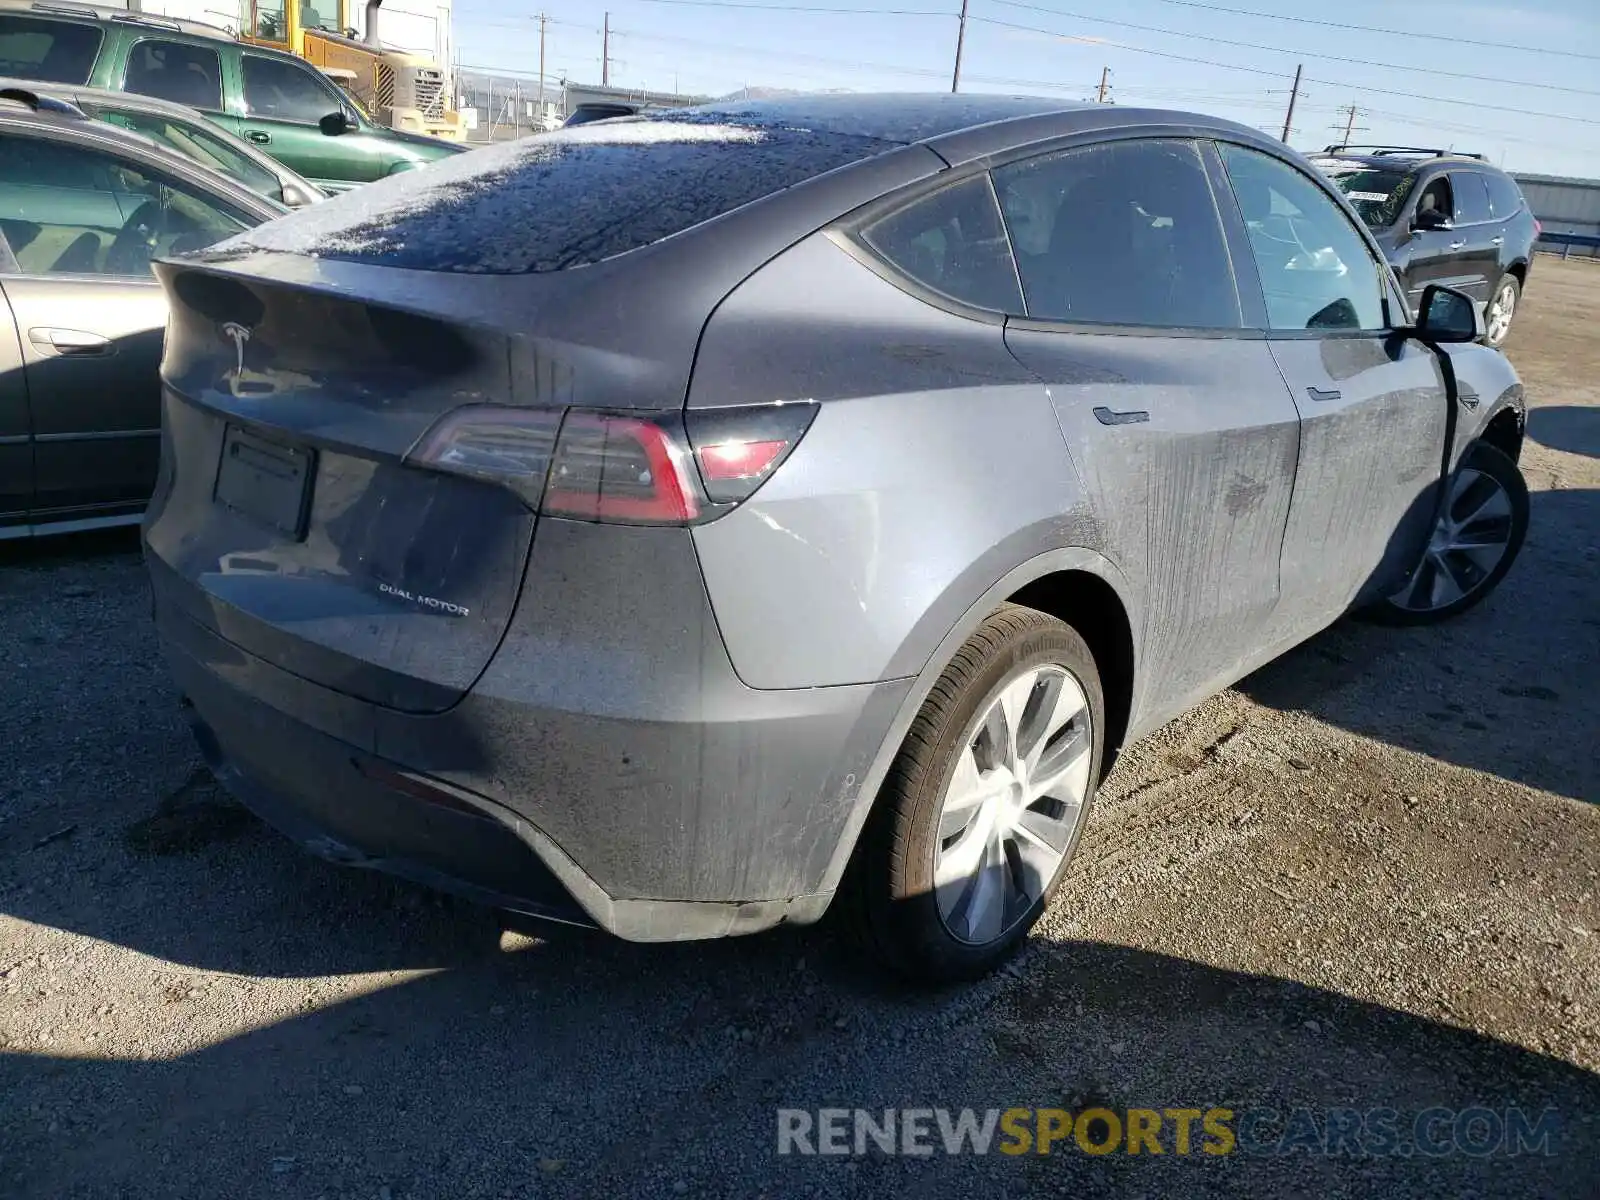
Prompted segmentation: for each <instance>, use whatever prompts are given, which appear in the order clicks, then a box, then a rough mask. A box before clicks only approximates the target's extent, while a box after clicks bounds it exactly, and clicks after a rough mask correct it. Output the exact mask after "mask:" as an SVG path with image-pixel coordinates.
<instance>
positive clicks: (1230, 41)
mask: <svg viewBox="0 0 1600 1200" xmlns="http://www.w3.org/2000/svg"><path fill="white" fill-rule="evenodd" d="M990 3H993V4H999V5H1003V6H1004V7H1006V8H1025V9H1028V10H1029V11H1031V12H1039V13H1046V14H1048V15H1050V16H1054V17H1070V18H1072V19H1073V20H1075V21H1093V22H1094V23H1095V24H1097V25H1115V26H1117V27H1118V28H1119V29H1137V30H1139V31H1140V32H1142V33H1162V34H1167V35H1170V36H1172V37H1181V38H1187V39H1189V40H1191V41H1196V42H1215V43H1217V44H1218V45H1223V46H1240V47H1242V48H1244V49H1246V50H1266V51H1268V52H1270V53H1272V54H1292V55H1295V56H1296V57H1300V58H1320V59H1322V60H1323V61H1324V62H1338V63H1350V64H1351V65H1353V66H1357V67H1379V68H1381V69H1383V70H1386V71H1406V72H1409V73H1411V74H1415V75H1442V76H1446V77H1447V78H1450V79H1467V80H1471V81H1472V82H1474V83H1498V84H1504V85H1507V86H1509V87H1526V88H1542V89H1544V90H1545V91H1548V92H1570V93H1571V94H1573V95H1575V96H1596V97H1600V92H1595V91H1589V90H1587V89H1585V88H1575V87H1567V86H1565V85H1564V84H1559V83H1533V82H1530V81H1528V80H1523V79H1502V78H1500V77H1498V76H1495V75H1473V74H1470V73H1468V72H1466V71H1447V70H1445V69H1443V68H1442V67H1412V66H1407V65H1406V64H1404V63H1391V62H1379V61H1377V60H1375V59H1370V58H1348V57H1346V56H1344V55H1340V54H1319V53H1317V52H1316V51H1315V50H1286V49H1284V48H1283V47H1281V46H1267V45H1263V44H1262V43H1260V42H1241V41H1240V40H1239V39H1238V38H1224V37H1211V36H1208V35H1207V34H1203V33H1189V32H1187V31H1185V30H1181V29H1164V28H1162V27H1161V26H1159V25H1139V24H1136V23H1135V22H1133V21H1118V20H1114V19H1113V18H1111V17H1095V16H1090V15H1089V14H1088V13H1080V12H1069V11H1067V10H1066V9H1063V8H1046V7H1045V6H1044V5H1041V4H1028V3H1026V2H1025V0H990Z"/></svg>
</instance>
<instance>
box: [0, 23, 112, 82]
mask: <svg viewBox="0 0 1600 1200" xmlns="http://www.w3.org/2000/svg"><path fill="white" fill-rule="evenodd" d="M100 39H101V33H100V30H99V29H97V28H95V27H94V26H93V25H78V24H76V23H74V22H72V21H42V20H40V19H38V18H37V17H19V16H14V15H13V14H11V13H0V75H13V76H16V77H18V78H21V79H38V80H41V81H43V82H45V83H88V82H89V72H90V71H91V70H93V69H94V60H95V56H96V55H98V54H99V53H100Z"/></svg>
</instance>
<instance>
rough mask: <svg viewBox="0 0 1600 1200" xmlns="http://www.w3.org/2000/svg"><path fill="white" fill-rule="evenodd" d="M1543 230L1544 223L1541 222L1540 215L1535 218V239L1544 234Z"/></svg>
mask: <svg viewBox="0 0 1600 1200" xmlns="http://www.w3.org/2000/svg"><path fill="white" fill-rule="evenodd" d="M1543 232H1544V225H1543V223H1542V222H1540V220H1539V218H1538V217H1535V218H1534V219H1533V236H1534V239H1535V240H1537V239H1538V237H1539V235H1540V234H1542V233H1543Z"/></svg>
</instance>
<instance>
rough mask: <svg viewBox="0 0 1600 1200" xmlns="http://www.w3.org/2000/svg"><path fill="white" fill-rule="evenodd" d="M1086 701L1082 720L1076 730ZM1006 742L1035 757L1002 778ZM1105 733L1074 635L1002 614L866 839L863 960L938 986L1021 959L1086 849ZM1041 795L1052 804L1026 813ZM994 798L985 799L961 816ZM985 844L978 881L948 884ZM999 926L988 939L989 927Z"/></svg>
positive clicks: (965, 663)
mask: <svg viewBox="0 0 1600 1200" xmlns="http://www.w3.org/2000/svg"><path fill="white" fill-rule="evenodd" d="M1030 678H1031V679H1032V681H1033V682H1031V683H1029V682H1028V681H1029V679H1030ZM1074 688H1075V689H1077V690H1076V692H1074V691H1073V690H1072V689H1074ZM1080 701H1081V708H1079V709H1077V710H1076V711H1077V713H1078V715H1075V716H1072V717H1071V718H1070V719H1065V718H1064V716H1063V714H1065V713H1067V712H1069V711H1072V710H1073V706H1074V705H1077V704H1078V703H1079V702H1080ZM1008 705H1010V708H1009V709H1008V707H1007V706H1008ZM996 710H998V711H999V713H1000V715H999V717H998V718H997V717H995V715H994V714H995V712H996ZM1008 713H1015V719H1014V720H1013V719H1011V718H1009V717H1008ZM1058 719H1061V720H1064V723H1063V724H1061V725H1060V726H1059V728H1058V727H1057V725H1056V722H1057V720H1058ZM1085 724H1086V725H1087V728H1085V727H1084V726H1085ZM1013 725H1014V726H1015V727H1016V728H1015V729H1011V728H1010V727H1011V726H1013ZM1002 729H1004V730H1008V731H1009V736H1010V744H1011V746H1013V747H1015V746H1016V745H1017V744H1018V742H1019V741H1020V742H1021V744H1022V745H1023V746H1025V747H1027V752H1026V753H1022V754H1019V753H1017V752H1016V751H1015V750H1013V751H1012V752H1011V756H1010V759H1009V760H1008V761H1010V763H1011V764H1012V765H1011V766H1010V767H1003V766H1002V767H997V766H995V765H994V764H995V763H996V762H999V761H1001V760H1003V759H1006V754H1005V752H1004V751H1002V750H1001V749H1000V747H1001V746H1002V744H1003V743H1005V741H1006V736H1007V734H1006V733H1001V734H999V735H998V736H997V735H996V731H997V730H1002ZM1104 730H1105V700H1104V695H1103V692H1102V690H1101V685H1100V675H1099V672H1098V670H1097V669H1096V667H1095V661H1094V656H1093V655H1092V654H1091V653H1090V651H1089V647H1088V645H1087V644H1086V643H1085V642H1084V640H1083V639H1082V638H1081V637H1080V636H1079V635H1078V634H1077V632H1076V631H1074V630H1073V629H1072V628H1071V627H1070V626H1068V625H1066V624H1064V623H1062V622H1061V621H1058V620H1056V619H1055V618H1054V617H1050V616H1047V615H1046V614H1044V613H1042V612H1038V611H1036V610H1034V609H1030V608H1022V607H1019V606H1017V605H1012V604H1008V605H1005V606H1003V607H1001V608H1000V609H998V610H997V611H996V612H994V613H993V614H991V615H990V616H989V617H988V618H987V619H986V620H985V621H984V622H983V624H982V625H980V626H979V627H978V628H977V629H976V630H975V631H974V632H973V634H972V636H971V637H970V638H969V639H968V640H967V642H966V644H965V645H963V646H962V648H961V649H960V650H959V651H958V652H957V653H956V655H955V657H954V658H953V659H952V660H951V662H950V665H949V666H947V667H946V668H945V670H944V673H943V674H942V675H941V676H940V678H939V681H938V682H937V683H936V684H935V685H934V687H933V690H932V691H931V692H930V693H929V694H928V698H927V700H926V701H925V702H924V703H923V706H922V710H921V711H920V712H919V713H918V714H917V717H916V720H915V721H914V722H913V723H912V725H911V728H910V730H909V731H908V733H907V735H906V740H905V742H904V744H903V745H902V746H901V748H900V752H899V754H898V756H897V757H896V758H895V761H894V763H893V765H892V766H891V767H890V770H889V774H888V776H887V778H886V779H885V781H884V784H883V788H882V790H881V791H880V793H879V795H878V801H877V804H876V806H875V807H874V809H873V813H872V816H871V818H870V819H869V821H868V824H867V827H866V829H865V830H864V831H863V834H862V844H861V845H860V846H859V847H858V853H857V855H856V858H855V860H854V861H853V863H852V879H851V891H852V893H853V895H852V897H851V901H852V905H851V920H852V922H853V923H854V925H855V926H856V929H855V932H856V934H857V935H858V936H859V937H860V938H861V940H862V941H863V942H864V943H865V945H866V947H867V949H868V952H869V953H870V954H871V955H873V956H874V958H875V959H876V960H877V961H879V962H881V963H884V964H887V965H888V966H889V967H890V968H891V969H893V970H895V971H896V972H898V973H900V974H902V975H905V976H908V977H911V978H914V979H917V980H920V981H924V982H931V983H944V982H953V981H957V980H964V979H975V978H979V977H981V976H983V975H986V974H988V973H989V972H991V971H993V970H994V969H995V968H996V967H998V966H1000V965H1001V964H1002V963H1004V962H1005V961H1006V960H1007V959H1009V958H1011V957H1012V955H1013V954H1015V953H1016V951H1017V949H1018V948H1019V947H1020V946H1021V944H1022V942H1023V940H1024V939H1025V938H1026V937H1027V936H1028V931H1029V930H1030V929H1031V928H1032V927H1033V925H1034V923H1035V922H1036V921H1037V920H1038V919H1039V917H1040V915H1041V914H1042V913H1043V912H1044V910H1045V908H1046V907H1047V906H1048V905H1049V903H1050V898H1051V896H1052V895H1054V893H1055V889H1056V887H1057V886H1058V885H1059V884H1060V881H1061V877H1062V876H1063V875H1064V874H1065V872H1066V868H1067V864H1068V863H1069V862H1071V860H1072V855H1073V851H1074V850H1075V849H1076V848H1077V842H1078V837H1079V835H1080V834H1081V832H1082V830H1083V824H1084V821H1085V819H1086V817H1087V815H1088V811H1089V805H1090V803H1091V802H1092V800H1093V797H1094V790H1095V784H1096V783H1097V782H1098V780H1099V772H1100V767H1101V762H1102V759H1103V755H1104V750H1105V746H1104V738H1105V734H1104ZM1018 732H1020V734H1021V737H1020V738H1018V737H1017V736H1016V734H1017V733H1018ZM980 755H981V758H982V761H980ZM1029 759H1031V760H1032V765H1031V766H1030V765H1028V761H1027V760H1029ZM958 769H959V770H960V778H959V779H958V778H957V773H958ZM1007 780H1011V781H1013V782H1010V783H1007V782H1006V781H1007ZM1080 780H1081V781H1082V787H1081V791H1080V789H1079V787H1078V784H1079V781H1080ZM969 785H970V786H969ZM1035 787H1037V788H1041V789H1052V793H1051V794H1047V795H1040V796H1038V797H1037V798H1036V799H1031V800H1030V797H1031V796H1032V791H1033V789H1034V788H1035ZM996 789H998V790H996ZM985 791H987V798H986V799H984V800H983V801H980V802H977V803H974V804H971V805H967V804H965V803H964V801H965V799H966V798H969V797H970V796H972V795H975V794H977V793H979V792H985ZM1072 796H1076V797H1077V803H1076V806H1075V808H1074V806H1073V805H1072V803H1071V802H1070V797H1072ZM947 801H948V803H947ZM969 814H970V815H969ZM984 821H987V822H988V824H987V825H985V824H984V823H983V822H984ZM941 826H943V834H944V836H943V837H942V838H941ZM953 831H954V832H953ZM1007 836H1009V837H1010V838H1011V841H1010V842H1006V841H1005V839H1006V837H1007ZM1046 842H1048V843H1049V845H1048V846H1046V845H1045V843H1046ZM980 846H981V847H982V848H983V850H984V853H985V855H986V857H983V858H981V859H979V860H977V862H978V865H977V866H976V869H975V873H973V874H972V875H970V876H965V877H958V878H956V879H955V880H953V881H949V882H946V883H945V884H944V886H942V887H941V886H938V885H937V882H936V881H937V878H938V876H939V873H940V872H945V871H955V870H956V869H957V868H958V867H959V865H960V863H961V862H964V861H965V860H966V858H967V857H968V856H970V854H971V853H973V852H974V848H975V847H980ZM997 847H998V849H997ZM1057 850H1059V853H1060V858H1059V862H1057V863H1055V865H1054V869H1053V870H1050V869H1049V867H1048V864H1049V862H1050V855H1051V853H1054V852H1055V851H1057ZM1046 874H1048V877H1047V878H1046V877H1045V876H1046ZM1035 892H1037V894H1034V893H1035ZM963 898H965V900H966V903H965V906H964V907H963V903H962V902H963ZM995 905H998V906H999V908H998V910H996V909H995V907H994V906H995ZM995 912H998V914H999V915H998V916H994V917H993V920H992V933H993V936H987V935H988V934H989V933H990V932H991V921H990V920H989V919H987V918H985V917H984V916H983V914H991V915H992V914H994V913H995Z"/></svg>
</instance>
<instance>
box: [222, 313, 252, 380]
mask: <svg viewBox="0 0 1600 1200" xmlns="http://www.w3.org/2000/svg"><path fill="white" fill-rule="evenodd" d="M222 336H223V337H225V338H227V339H228V340H229V341H230V342H232V343H233V352H234V356H235V363H234V374H235V375H243V374H244V344H245V343H246V342H248V341H249V340H250V330H249V329H247V328H246V327H245V326H243V325H240V324H238V323H237V322H235V321H229V322H228V323H227V324H226V325H224V326H223V327H222Z"/></svg>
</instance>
